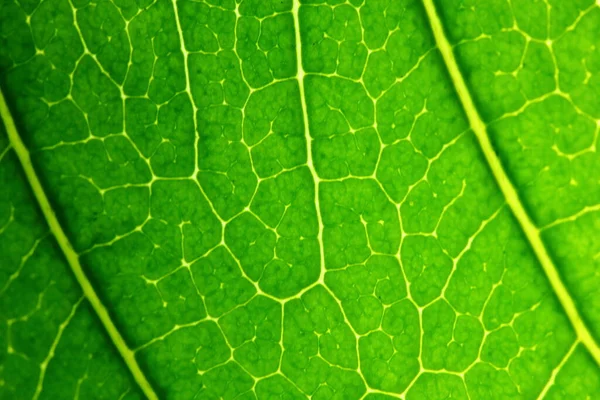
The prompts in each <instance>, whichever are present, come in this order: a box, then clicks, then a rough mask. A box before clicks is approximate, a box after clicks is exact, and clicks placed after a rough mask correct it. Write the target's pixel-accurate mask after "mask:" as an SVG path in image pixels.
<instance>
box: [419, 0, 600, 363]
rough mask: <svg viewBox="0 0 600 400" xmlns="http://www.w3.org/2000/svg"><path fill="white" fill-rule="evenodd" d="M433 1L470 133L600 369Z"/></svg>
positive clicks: (598, 351)
mask: <svg viewBox="0 0 600 400" xmlns="http://www.w3.org/2000/svg"><path fill="white" fill-rule="evenodd" d="M433 1H434V0H423V4H424V6H425V10H426V12H427V16H428V18H429V23H430V24H431V29H432V30H433V35H434V37H435V41H436V43H437V46H438V48H439V50H440V52H441V54H442V57H443V59H444V62H445V64H446V68H447V69H448V73H449V74H450V78H451V79H452V82H453V84H454V87H455V89H456V92H457V93H458V97H459V99H460V101H461V103H462V106H463V108H464V110H465V113H466V115H467V118H468V120H469V124H470V126H471V129H472V130H473V132H474V133H475V136H476V137H477V140H478V141H479V145H480V147H481V150H482V151H483V154H484V156H485V158H486V160H487V162H488V164H489V167H490V169H491V171H492V173H493V174H494V177H495V179H496V181H497V182H498V186H499V187H500V190H501V191H502V193H503V194H504V197H505V198H506V202H507V203H508V205H509V207H510V208H511V210H512V212H513V214H514V216H515V218H516V219H517V221H518V222H519V224H520V225H521V228H522V229H523V232H524V233H525V236H526V237H527V239H528V240H529V243H530V245H531V247H532V248H533V251H534V252H535V255H536V256H537V258H538V260H539V262H540V264H541V265H542V268H543V269H544V272H545V273H546V276H547V277H548V280H549V281H550V284H551V286H552V289H553V290H554V292H555V294H556V296H557V297H558V300H559V301H560V303H561V305H562V307H563V308H564V310H565V312H566V314H567V316H568V318H569V320H570V321H571V324H572V325H573V328H574V329H575V333H576V334H577V337H578V339H579V340H580V341H581V342H582V343H583V344H584V345H585V346H586V347H587V349H588V351H589V352H590V354H591V355H592V357H593V358H594V360H596V363H597V364H598V365H600V347H599V346H598V343H596V341H595V340H594V337H593V336H592V334H591V333H590V330H589V329H588V327H587V326H586V323H585V321H584V320H583V318H582V317H581V315H580V314H579V311H578V310H577V307H576V306H575V302H574V301H573V298H572V297H571V294H570V293H569V291H568V289H567V288H566V287H565V284H564V283H563V281H562V280H561V277H560V274H559V273H558V270H557V269H556V266H555V265H554V261H553V260H552V258H551V257H550V255H549V254H548V250H547V249H546V246H545V245H544V242H543V241H542V238H541V236H540V230H539V229H538V227H537V226H536V225H535V224H534V223H533V221H532V220H531V218H530V217H529V214H527V211H526V210H525V207H524V206H523V203H522V202H521V199H520V198H519V195H518V193H517V190H516V189H515V187H514V186H513V184H512V182H511V181H510V179H509V178H508V176H507V174H506V172H505V171H504V167H503V166H502V163H501V161H500V159H499V158H498V155H497V154H496V152H495V151H494V148H493V146H492V143H491V141H490V138H489V136H488V132H487V127H486V125H485V123H484V122H483V120H482V119H481V116H480V115H479V112H478V110H477V107H475V103H474V102H473V99H472V97H471V94H470V92H469V89H468V88H467V84H466V83H465V80H464V78H463V76H462V73H461V71H460V69H459V67H458V64H457V62H456V59H455V57H454V53H453V50H452V46H451V45H450V42H449V41H448V38H447V37H446V35H445V32H444V27H443V25H442V22H441V20H440V18H439V16H438V14H437V10H436V8H435V5H434V4H433Z"/></svg>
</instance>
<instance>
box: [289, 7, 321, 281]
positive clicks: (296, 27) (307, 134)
mask: <svg viewBox="0 0 600 400" xmlns="http://www.w3.org/2000/svg"><path fill="white" fill-rule="evenodd" d="M292 15H293V16H294V33H295V37H296V65H297V70H298V86H299V87H300V103H301V106H302V117H303V119H304V136H305V138H306V150H307V151H306V165H307V166H308V169H309V170H310V173H311V175H312V177H313V182H314V185H315V207H316V209H317V210H316V211H317V221H318V223H319V233H318V234H317V239H318V241H319V247H320V253H321V274H320V275H319V283H321V284H323V285H324V284H325V247H324V246H323V228H324V227H323V218H322V217H321V207H320V205H319V182H320V178H319V175H318V174H317V170H316V169H315V165H314V162H313V159H312V138H311V137H310V131H309V127H308V107H307V104H306V95H305V94H304V76H305V73H304V68H303V67H302V43H301V38H300V0H294V6H293V9H292Z"/></svg>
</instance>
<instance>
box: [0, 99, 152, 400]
mask: <svg viewBox="0 0 600 400" xmlns="http://www.w3.org/2000/svg"><path fill="white" fill-rule="evenodd" d="M0 119H2V120H3V121H4V126H5V127H6V131H7V133H8V139H9V141H10V144H11V146H12V147H13V149H14V151H15V153H16V154H17V157H18V158H19V161H20V163H21V166H22V167H23V170H24V172H25V176H26V177H27V181H28V182H29V185H30V187H31V190H32V191H33V194H34V196H35V198H36V200H37V203H38V205H39V206H40V208H41V210H42V213H43V214H44V218H45V219H46V222H47V224H48V227H49V228H50V231H51V232H52V234H53V235H54V237H55V238H56V241H57V243H58V245H59V246H60V249H61V250H62V252H63V254H64V256H65V258H66V260H67V262H68V264H69V266H70V267H71V270H72V271H73V274H74V275H75V278H76V279H77V282H79V285H80V286H81V289H82V291H83V294H84V295H85V297H86V298H87V300H88V301H89V302H90V304H91V305H92V307H93V308H94V311H95V312H96V314H97V315H98V318H100V321H101V322H102V325H103V326H104V328H105V329H106V331H107V333H108V335H109V337H110V339H111V340H112V342H113V344H114V346H115V347H116V348H117V350H118V351H119V353H120V354H121V356H122V357H123V360H124V361H125V364H126V365H127V367H128V368H129V370H130V371H131V374H132V375H133V378H134V379H135V381H136V382H137V384H138V385H139V386H140V388H141V389H142V391H143V392H144V394H145V395H146V397H147V398H148V399H150V400H156V399H158V396H157V395H156V393H154V390H153V389H152V386H151V385H150V382H148V379H147V378H146V376H145V375H144V373H143V372H142V370H141V368H140V366H139V364H138V363H137V360H136V359H135V355H134V352H133V350H131V349H130V348H129V346H128V345H127V343H125V340H124V339H123V336H121V333H120V332H119V330H118V329H117V327H116V325H115V324H114V322H113V321H112V319H111V317H110V314H109V313H108V310H107V309H106V307H105V306H104V304H103V303H102V301H101V300H100V298H99V297H98V294H97V293H96V290H95V289H94V287H93V286H92V284H91V283H90V281H89V279H88V277H87V276H86V274H85V272H83V268H82V267H81V263H80V262H79V255H78V254H77V253H76V252H75V250H73V246H72V245H71V242H70V241H69V239H68V238H67V235H66V234H65V232H64V231H63V229H62V226H61V225H60V222H59V221H58V219H57V218H56V215H55V213H54V210H53V209H52V206H51V205H50V201H49V200H48V196H47V195H46V192H45V191H44V188H43V187H42V184H41V182H40V180H39V178H38V176H37V173H36V171H35V169H34V167H33V164H32V163H31V157H30V155H29V150H27V147H25V144H24V143H23V140H22V139H21V136H19V133H18V131H17V127H16V125H15V122H14V120H13V118H12V115H11V113H10V110H9V108H8V104H7V103H6V100H5V98H4V95H3V94H2V91H1V90H0Z"/></svg>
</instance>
